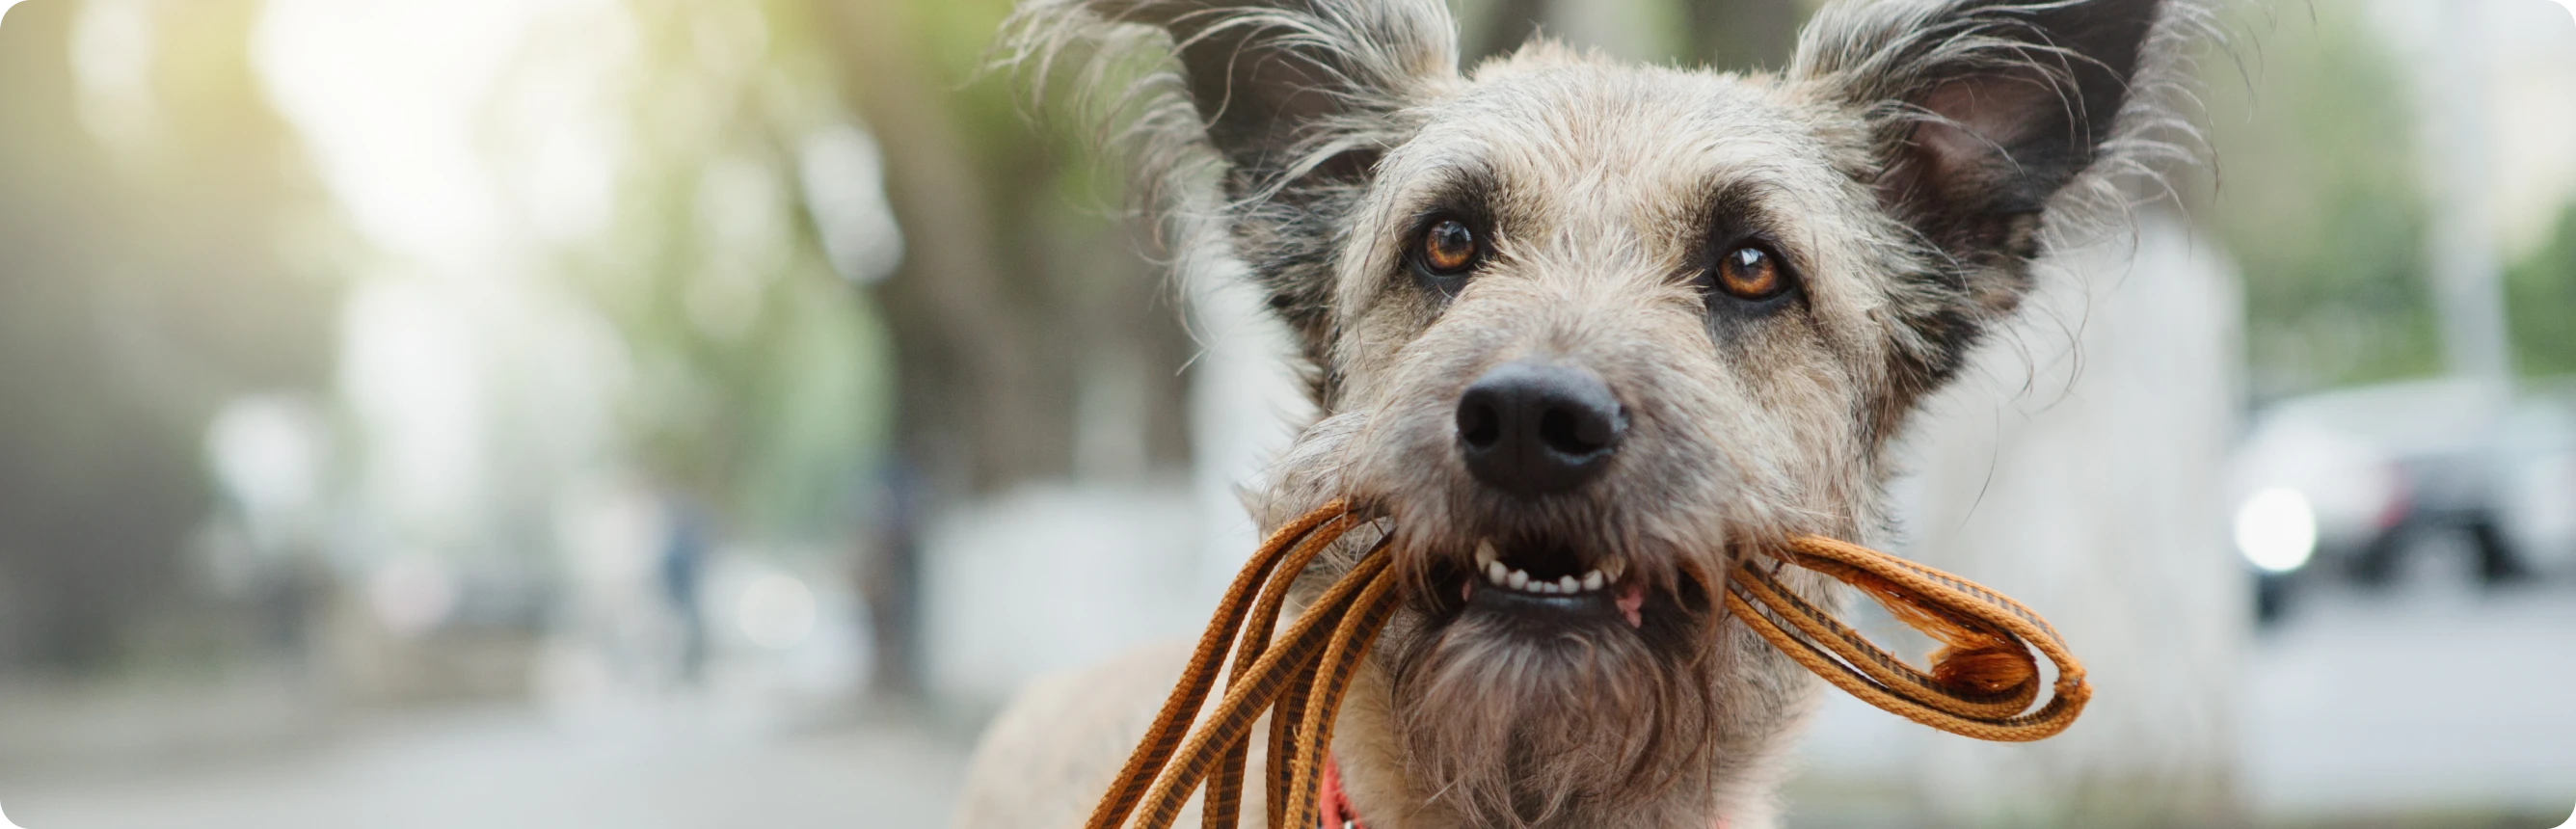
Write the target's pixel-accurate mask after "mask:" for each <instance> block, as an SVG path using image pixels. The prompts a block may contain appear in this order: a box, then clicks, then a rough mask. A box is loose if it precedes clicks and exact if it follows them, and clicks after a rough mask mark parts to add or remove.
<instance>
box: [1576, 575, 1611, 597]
mask: <svg viewBox="0 0 2576 829" xmlns="http://www.w3.org/2000/svg"><path fill="white" fill-rule="evenodd" d="M1608 583H1610V580H1609V579H1608V578H1605V577H1603V576H1602V575H1601V571H1599V570H1594V571H1592V572H1589V573H1585V574H1583V590H1584V592H1587V593H1588V592H1591V591H1594V590H1599V589H1601V585H1604V584H1608Z"/></svg>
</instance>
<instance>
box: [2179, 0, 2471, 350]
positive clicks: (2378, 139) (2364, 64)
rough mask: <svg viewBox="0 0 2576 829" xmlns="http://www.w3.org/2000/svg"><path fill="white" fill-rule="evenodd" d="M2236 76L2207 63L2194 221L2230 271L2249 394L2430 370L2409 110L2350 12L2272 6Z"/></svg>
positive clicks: (2224, 66)
mask: <svg viewBox="0 0 2576 829" xmlns="http://www.w3.org/2000/svg"><path fill="white" fill-rule="evenodd" d="M2274 11H2275V13H2276V14H2278V15H2279V18H2278V21H2279V25H2278V26H2276V27H2274V29H2273V30H2271V31H2268V32H2264V33H2262V34H2261V35H2260V36H2259V37H2257V38H2256V39H2255V42H2254V43H2253V45H2251V46H2249V47H2247V51H2246V53H2245V54H2244V62H2243V64H2242V68H2243V69H2244V72H2243V73H2242V74H2240V73H2239V72H2238V69H2239V64H2238V63H2235V62H2231V61H2227V60H2223V59H2213V60H2211V61H2209V62H2208V65H2209V66H2210V68H2211V71H2210V73H2209V83H2208V85H2209V87H2210V91H2211V95H2210V107H2209V112H2210V114H2211V120H2212V121H2213V124H2212V126H2213V133H2212V139H2213V143H2214V145H2215V148H2216V150H2217V158H2218V162H2219V165H2220V180H2219V192H2218V198H2217V199H2216V202H2215V204H2214V205H2212V208H2211V209H2210V210H2209V211H2208V214H2207V215H2208V217H2209V218H2210V219H2211V220H2212V221H2213V223H2214V225H2215V227H2216V229H2217V231H2218V235H2219V238H2220V239H2221V240H2223V241H2224V242H2225V243H2226V245H2227V248H2228V251H2229V252H2230V253H2231V254H2233V255H2234V256H2235V258H2236V261H2237V262H2238V264H2239V265H2240V266H2242V267H2243V269H2244V275H2245V290H2246V295H2245V299H2246V316H2247V323H2248V328H2247V335H2248V336H2247V347H2248V350H2249V352H2250V353H2249V354H2248V358H2249V360H2250V362H2251V368H2252V379H2253V382H2254V384H2255V393H2256V394H2257V395H2258V396H2271V395H2278V394H2285V393H2295V392H2298V391H2303V390H2308V389H2314V388H2322V387H2328V386H2335V385H2343V384H2349V383H2358V382H2368V381H2372V380H2382V379H2389V378H2395V377H2402V376H2407V375H2413V374H2421V373H2427V372H2431V371H2434V370H2437V369H2438V367H2439V360H2440V354H2439V347H2438V339H2437V334H2436V332H2435V330H2434V318H2433V312H2432V308H2431V299H2430V295H2429V290H2428V289H2427V287H2426V283H2425V279H2424V277H2423V262H2424V244H2425V241H2424V237H2425V230H2424V228H2425V224H2426V217H2427V207H2426V201H2425V198H2424V195H2423V194H2422V193H2421V192H2420V190H2419V186H2418V180H2417V170H2418V168H2419V165H2418V163H2417V162H2418V156H2417V153H2416V149H2415V140H2414V139H2415V123H2414V119H2413V113H2412V112H2410V111H2409V110H2408V108H2407V107H2406V106H2405V104H2404V103H2403V98H2404V96H2403V95H2401V94H2398V91H2399V90H2401V89H2403V84H2402V82H2401V79H2400V78H2399V77H2398V76H2397V74H2396V73H2395V72H2394V71H2392V68H2391V67H2392V66H2393V64H2392V58H2391V57H2390V56H2389V55H2388V54H2387V53H2386V51H2385V49H2384V48H2383V47H2382V45H2381V44H2379V43H2377V42H2376V41H2375V40H2374V39H2373V37H2372V34H2371V33H2370V32H2369V31H2367V28H2366V24H2367V21H2365V20H2363V19H2361V18H2360V16H2359V15H2360V14H2361V12H2362V11H2363V10H2362V9H2360V8H2359V7H2357V6H2350V5H2332V6H2325V5H2319V6H2315V7H2313V9H2312V10H2311V8H2310V7H2309V6H2308V5H2306V4H2304V3H2295V2H2292V3H2280V4H2276V5H2275V7H2274Z"/></svg>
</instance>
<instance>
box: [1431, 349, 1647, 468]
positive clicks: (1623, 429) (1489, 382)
mask: <svg viewBox="0 0 2576 829" xmlns="http://www.w3.org/2000/svg"><path fill="white" fill-rule="evenodd" d="M1627 431H1628V418H1627V415H1626V413H1625V411H1623V410H1622V409H1621V408H1620V406H1619V400H1618V398H1616V397H1614V396H1612V395H1611V393H1610V386H1609V385H1608V384H1606V383H1603V382H1602V381H1601V378H1600V377H1599V376H1597V375H1595V374H1593V373H1592V372H1590V371H1586V370H1584V369H1582V368H1579V367H1576V366H1571V365H1566V364H1562V363H1550V362H1538V361H1531V360H1517V361H1513V362H1508V363H1504V364H1502V365H1499V366H1495V367H1494V368H1493V369H1491V370H1489V371H1486V372H1485V374H1484V376H1482V377H1478V378H1476V381H1475V382H1474V383H1471V384H1469V385H1468V386H1467V390H1466V392H1465V393H1463V394H1461V395H1459V397H1458V445H1459V450H1460V452H1461V454H1462V455H1463V456H1464V458H1465V460H1466V463H1467V470H1468V471H1469V472H1471V473H1473V474H1474V475H1475V476H1476V479H1477V480H1479V481H1482V482H1484V484H1485V485H1486V486H1490V487H1493V488H1495V489H1499V490H1502V491H1504V492H1507V493H1510V494H1512V495H1514V496H1518V497H1520V498H1523V499H1535V498H1537V497H1539V496H1541V495H1546V494H1549V493H1552V492H1561V491H1564V490H1568V489H1573V488H1575V487H1577V486H1581V485H1582V484H1583V483H1584V482H1586V481H1590V480H1592V479H1593V478H1594V477H1596V476H1598V475H1599V474H1600V473H1601V470H1602V468H1603V467H1606V466H1608V465H1609V462H1610V456H1611V455H1612V454H1614V453H1616V452H1617V451H1618V449H1619V442H1620V440H1621V439H1622V438H1624V437H1626V435H1627Z"/></svg>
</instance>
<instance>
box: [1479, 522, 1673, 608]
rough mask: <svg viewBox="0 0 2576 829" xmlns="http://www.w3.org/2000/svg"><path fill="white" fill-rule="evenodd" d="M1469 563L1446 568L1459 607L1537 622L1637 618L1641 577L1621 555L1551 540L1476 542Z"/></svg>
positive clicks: (1642, 603) (1643, 593) (1643, 590)
mask: <svg viewBox="0 0 2576 829" xmlns="http://www.w3.org/2000/svg"><path fill="white" fill-rule="evenodd" d="M1469 561H1470V563H1469V564H1468V565H1467V566H1465V567H1463V568H1461V569H1460V570H1458V571H1456V572H1454V573H1452V574H1450V577H1451V578H1455V579H1456V580H1457V583H1458V598H1459V600H1460V601H1461V602H1462V603H1463V607H1461V608H1460V609H1461V610H1462V611H1465V612H1482V613H1492V614H1502V615H1508V616H1510V617H1514V618H1517V619H1525V620H1527V621H1529V622H1532V623H1538V624H1550V623H1553V624H1581V623H1585V622H1597V621H1602V620H1612V619H1615V620H1619V621H1622V622H1625V623H1627V625H1628V626H1629V627H1631V628H1635V627H1639V626H1640V625H1641V624H1642V621H1643V615H1642V614H1643V612H1644V608H1645V602H1646V588H1645V584H1644V581H1643V580H1642V579H1640V578H1637V577H1635V576H1634V574H1633V573H1632V571H1633V570H1634V569H1635V568H1632V567H1630V566H1629V563H1628V561H1627V560H1626V559H1624V558H1618V557H1600V558H1587V557H1586V556H1584V555H1583V554H1581V553H1580V552H1578V551H1577V550H1576V549H1575V548H1574V547H1573V546H1571V545H1568V544H1564V543H1561V542H1556V541H1551V540H1526V541H1503V540H1496V539H1487V540H1484V541H1480V542H1477V544H1476V549H1475V550H1474V551H1473V553H1472V554H1471V555H1470V557H1469Z"/></svg>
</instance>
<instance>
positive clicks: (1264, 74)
mask: <svg viewBox="0 0 2576 829" xmlns="http://www.w3.org/2000/svg"><path fill="white" fill-rule="evenodd" d="M1013 18H1014V20H1013V23H1012V25H1011V26H1010V30H1011V32H1012V34H1011V35H1010V36H1011V38H1012V41H1013V46H1014V47H1015V52H1016V55H1015V58H1016V59H1017V60H1020V61H1022V62H1028V61H1032V60H1034V61H1035V62H1037V63H1039V64H1041V65H1043V64H1045V63H1048V62H1051V61H1052V60H1053V59H1054V58H1055V56H1056V53H1057V52H1058V51H1060V50H1061V49H1063V48H1064V47H1066V46H1070V45H1076V44H1088V45H1091V46H1093V47H1095V48H1097V47H1103V46H1107V47H1113V48H1108V49H1102V50H1100V52H1099V53H1096V54H1094V55H1093V58H1094V61H1095V63H1094V65H1095V66H1097V65H1100V64H1099V63H1098V62H1099V61H1101V60H1103V59H1104V58H1107V59H1115V58H1119V57H1125V55H1120V54H1115V53H1116V52H1118V51H1120V50H1118V49H1116V48H1114V47H1117V46H1124V45H1128V44H1130V43H1131V42H1132V41H1130V40H1129V39H1128V38H1126V37H1125V36H1126V35H1132V34H1136V33H1139V32H1152V31H1159V32H1160V33H1162V35H1164V36H1167V37H1168V42H1169V44H1170V45H1169V49H1170V56H1171V60H1170V62H1169V63H1168V64H1167V65H1166V66H1165V71H1161V72H1157V73H1154V74H1151V75H1148V76H1147V77H1145V78H1144V79H1142V80H1141V81H1140V82H1138V84H1137V85H1136V86H1135V87H1134V88H1133V90H1131V92H1130V97H1129V98H1128V99H1126V101H1125V103H1127V104H1128V105H1129V106H1130V107H1131V108H1132V110H1133V111H1130V112H1126V113H1123V114H1113V116H1112V117H1113V118H1118V117H1124V118H1125V119H1126V120H1127V121H1129V123H1128V125H1127V126H1128V127H1129V128H1130V129H1129V130H1128V131H1127V132H1126V134H1127V135H1129V136H1131V137H1135V138H1138V139H1141V140H1142V141H1143V142H1144V143H1145V145H1146V146H1143V147H1140V148H1139V149H1140V150H1142V152H1141V153H1140V156H1141V157H1142V158H1143V159H1144V164H1143V166H1144V169H1142V170H1141V171H1140V173H1141V174H1142V175H1143V177H1145V178H1146V179H1147V181H1146V182H1145V183H1146V184H1147V185H1148V186H1151V187H1156V188H1171V187H1173V186H1174V185H1185V184H1187V183H1188V182H1189V181H1192V180H1194V176H1193V175H1192V171H1191V170H1190V169H1189V164H1190V161H1191V158H1192V156H1194V155H1198V154H1196V153H1193V152H1191V150H1193V149H1198V148H1204V149H1206V150H1211V151H1213V153H1214V156H1215V158H1217V159H1219V160H1221V161H1222V162H1223V165H1224V175H1223V178H1222V181H1223V187H1224V195H1225V197H1226V198H1227V199H1228V200H1229V201H1230V204H1228V205H1227V206H1226V207H1225V208H1224V209H1223V210H1221V211H1219V213H1220V214H1221V218H1222V220H1223V221H1225V222H1227V223H1228V224H1229V227H1228V228H1227V229H1228V230H1229V231H1230V232H1231V235H1232V237H1233V239H1234V244H1235V248H1236V252H1237V253H1239V254H1241V255H1242V257H1243V258H1244V259H1245V260H1246V263H1247V264H1249V265H1250V266H1251V268H1252V270H1253V272H1254V274H1255V275H1256V276H1257V277H1258V278H1259V279H1260V280H1261V281H1262V283H1263V287H1264V288H1265V289H1267V291H1268V292H1269V294H1270V304H1271V306H1272V307H1273V308H1275V309H1277V310H1278V311H1279V312H1280V314H1281V315H1282V316H1283V317H1284V318H1285V319H1286V320H1287V321H1288V322H1289V324H1290V326H1291V327H1292V328H1294V329H1296V330H1297V331H1298V332H1299V334H1300V335H1301V336H1302V337H1303V338H1304V339H1305V340H1306V341H1307V342H1306V347H1307V350H1308V352H1309V353H1310V354H1313V355H1320V354H1321V353H1322V348H1323V342H1322V340H1323V338H1324V336H1325V330H1324V328H1325V325H1326V319H1327V318H1328V316H1329V315H1328V313H1327V311H1326V309H1325V307H1324V302H1325V300H1326V297H1327V296H1328V295H1329V285H1328V283H1329V279H1330V277H1329V271H1328V269H1329V268H1330V267H1331V262H1332V259H1333V256H1332V254H1333V251H1332V249H1330V248H1329V247H1328V246H1329V245H1330V244H1332V243H1333V242H1334V241H1335V240H1336V237H1337V236H1338V228H1339V227H1340V225H1339V223H1338V222H1339V220H1340V218H1341V216H1342V213H1343V212H1344V210H1345V208H1346V207H1347V206H1348V202H1349V201H1350V200H1351V199H1353V198H1355V197H1356V194H1357V193H1358V192H1359V189H1360V188H1361V187H1362V186H1364V185H1365V184H1366V183H1367V179H1368V177H1369V175H1370V174H1371V173H1372V171H1373V169H1374V167H1375V165H1376V163H1377V159H1378V157H1379V154H1380V153H1381V152H1382V151H1383V150H1384V149H1386V148H1387V147H1390V146H1392V145H1393V144H1395V143H1396V142H1399V141H1401V140H1402V137H1403V136H1404V135H1405V134H1406V133H1408V132H1409V131H1410V128H1409V127H1408V126H1407V125H1406V123H1405V121H1406V119H1405V117H1404V111H1405V110H1406V108H1407V107H1409V106H1411V105H1413V104H1415V103H1419V102H1421V101H1422V100H1424V99H1425V98H1427V97H1429V96H1431V95H1434V94H1437V92H1438V90H1439V89H1440V88H1441V87H1442V86H1444V85H1446V84H1449V83H1452V82H1454V81H1455V80H1456V79H1457V75H1458V46H1457V33H1456V26H1455V24H1454V23H1453V22H1452V21H1451V19H1450V16H1449V11H1448V7H1447V6H1446V5H1444V4H1443V3H1441V2H1440V0H1029V2H1026V3H1024V4H1023V5H1022V6H1021V7H1020V9H1019V11H1018V12H1017V13H1015V14H1014V15H1013ZM1098 77H1100V76H1099V75H1098V74H1096V73H1095V74H1093V75H1091V76H1090V78H1091V79H1093V80H1097V78H1098ZM1200 157H1204V156H1203V155H1202V156H1200ZM1171 195H1174V194H1170V193H1166V194H1165V196H1166V197H1169V196H1171ZM1167 206H1169V205H1167Z"/></svg>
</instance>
